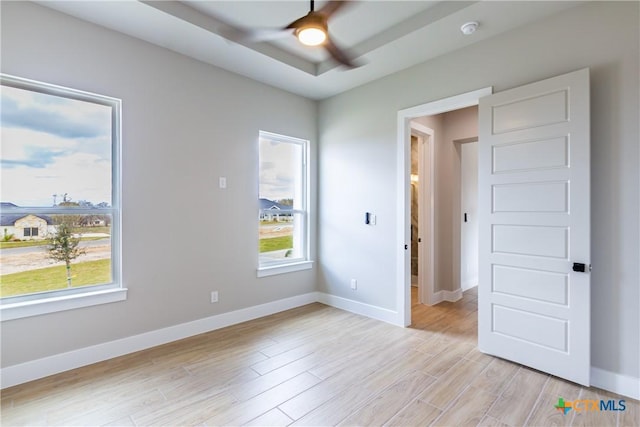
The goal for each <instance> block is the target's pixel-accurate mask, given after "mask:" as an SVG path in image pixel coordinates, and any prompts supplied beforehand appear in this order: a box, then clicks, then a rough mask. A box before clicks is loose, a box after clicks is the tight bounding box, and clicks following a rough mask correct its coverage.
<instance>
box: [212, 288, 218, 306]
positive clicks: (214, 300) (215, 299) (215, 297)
mask: <svg viewBox="0 0 640 427" xmlns="http://www.w3.org/2000/svg"><path fill="white" fill-rule="evenodd" d="M214 302H218V291H213V292H211V303H212V304H213V303H214Z"/></svg>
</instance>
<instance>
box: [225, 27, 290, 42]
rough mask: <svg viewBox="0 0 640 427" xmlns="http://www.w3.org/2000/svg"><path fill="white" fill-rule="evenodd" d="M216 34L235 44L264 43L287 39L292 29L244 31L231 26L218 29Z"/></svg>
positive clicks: (244, 29)
mask: <svg viewBox="0 0 640 427" xmlns="http://www.w3.org/2000/svg"><path fill="white" fill-rule="evenodd" d="M218 34H220V35H221V36H222V37H224V38H226V39H227V40H230V41H232V42H236V43H240V44H243V43H247V42H253V43H256V42H266V41H271V40H277V39H282V38H285V37H289V36H290V35H291V34H293V30H292V29H286V28H282V29H275V28H256V29H246V28H237V27H232V26H227V27H226V28H220V29H219V30H218Z"/></svg>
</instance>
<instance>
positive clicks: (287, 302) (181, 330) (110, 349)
mask: <svg viewBox="0 0 640 427" xmlns="http://www.w3.org/2000/svg"><path fill="white" fill-rule="evenodd" d="M434 298H435V299H436V300H437V302H441V301H451V302H455V301H458V300H459V299H460V298H462V290H461V289H458V290H456V291H439V292H436V293H435V294H434ZM314 302H320V303H322V304H326V305H328V306H331V307H335V308H338V309H341V310H345V311H349V312H351V313H355V314H359V315H362V316H366V317H370V318H372V319H376V320H380V321H383V322H387V323H390V324H393V325H396V326H401V327H402V326H404V316H403V315H401V314H400V313H398V312H396V311H393V310H388V309H386V308H381V307H377V306H374V305H371V304H366V303H362V302H359V301H354V300H351V299H348V298H342V297H339V296H336V295H329V294H326V293H324V292H309V293H307V294H302V295H297V296H294V297H290V298H285V299H281V300H277V301H272V302H268V303H265V304H260V305H256V306H253V307H247V308H242V309H240V310H235V311H231V312H229V313H222V314H218V315H215V316H211V317H207V318H205V319H199V320H194V321H192V322H187V323H182V324H179V325H175V326H169V327H167V328H163V329H158V330H155V331H150V332H145V333H143V334H139V335H134V336H131V337H127V338H122V339H119V340H115V341H110V342H106V343H103V344H97V345H93V346H90V347H85V348H81V349H78V350H73V351H70V352H67V353H60V354H56V355H53V356H49V357H44V358H42V359H37V360H32V361H29V362H25V363H21V364H18V365H13V366H7V367H6V368H3V369H1V370H0V377H1V379H0V381H1V384H0V388H6V387H11V386H14V385H18V384H22V383H26V382H28V381H33V380H37V379H39V378H44V377H47V376H49V375H54V374H58V373H61V372H65V371H68V370H71V369H75V368H80V367H82V366H86V365H90V364H92V363H97V362H102V361H104V360H108V359H113V358H115V357H118V356H123V355H125V354H130V353H133V352H136V351H140V350H145V349H148V348H151V347H155V346H158V345H162V344H166V343H169V342H173V341H177V340H180V339H183V338H188V337H191V336H194V335H198V334H202V333H205V332H209V331H214V330H216V329H220V328H224V327H227V326H231V325H235V324H238V323H242V322H246V321H248V320H253V319H257V318H260V317H264V316H268V315H271V314H274V313H279V312H281V311H285V310H290V309H292V308H296V307H301V306H303V305H307V304H311V303H314ZM591 385H592V386H594V387H598V388H601V389H604V390H608V391H611V392H613V393H618V394H621V395H623V396H628V397H631V398H633V399H637V400H638V399H640V378H635V377H630V376H626V375H622V374H617V373H614V372H609V371H606V370H604V369H600V368H595V367H591Z"/></svg>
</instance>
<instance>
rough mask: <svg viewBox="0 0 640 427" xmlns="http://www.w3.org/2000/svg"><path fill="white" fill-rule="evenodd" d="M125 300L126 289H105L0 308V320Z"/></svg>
mask: <svg viewBox="0 0 640 427" xmlns="http://www.w3.org/2000/svg"><path fill="white" fill-rule="evenodd" d="M126 299H127V289H126V288H117V289H106V290H100V291H94V292H84V293H80V294H73V295H64V296H59V297H52V298H43V299H38V300H31V301H22V302H17V303H13V304H5V305H2V306H0V320H2V321H3V322H4V321H6V320H14V319H21V318H23V317H31V316H39V315H41V314H47V313H55V312H58V311H65V310H72V309H74V308H82V307H90V306H92V305H99V304H108V303H111V302H117V301H124V300H126Z"/></svg>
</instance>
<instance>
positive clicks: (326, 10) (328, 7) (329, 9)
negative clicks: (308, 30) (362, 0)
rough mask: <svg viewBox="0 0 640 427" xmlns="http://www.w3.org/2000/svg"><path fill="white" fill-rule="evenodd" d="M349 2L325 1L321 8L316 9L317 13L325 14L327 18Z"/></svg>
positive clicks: (344, 0)
mask: <svg viewBox="0 0 640 427" xmlns="http://www.w3.org/2000/svg"><path fill="white" fill-rule="evenodd" d="M349 3H350V2H349V1H346V0H343V1H329V2H327V4H325V5H324V6H322V8H321V9H320V10H318V13H321V14H323V15H324V16H326V17H327V18H329V17H330V16H331V15H333V14H334V13H336V12H337V11H338V10H340V9H342V8H343V7H344V6H347V4H349Z"/></svg>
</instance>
